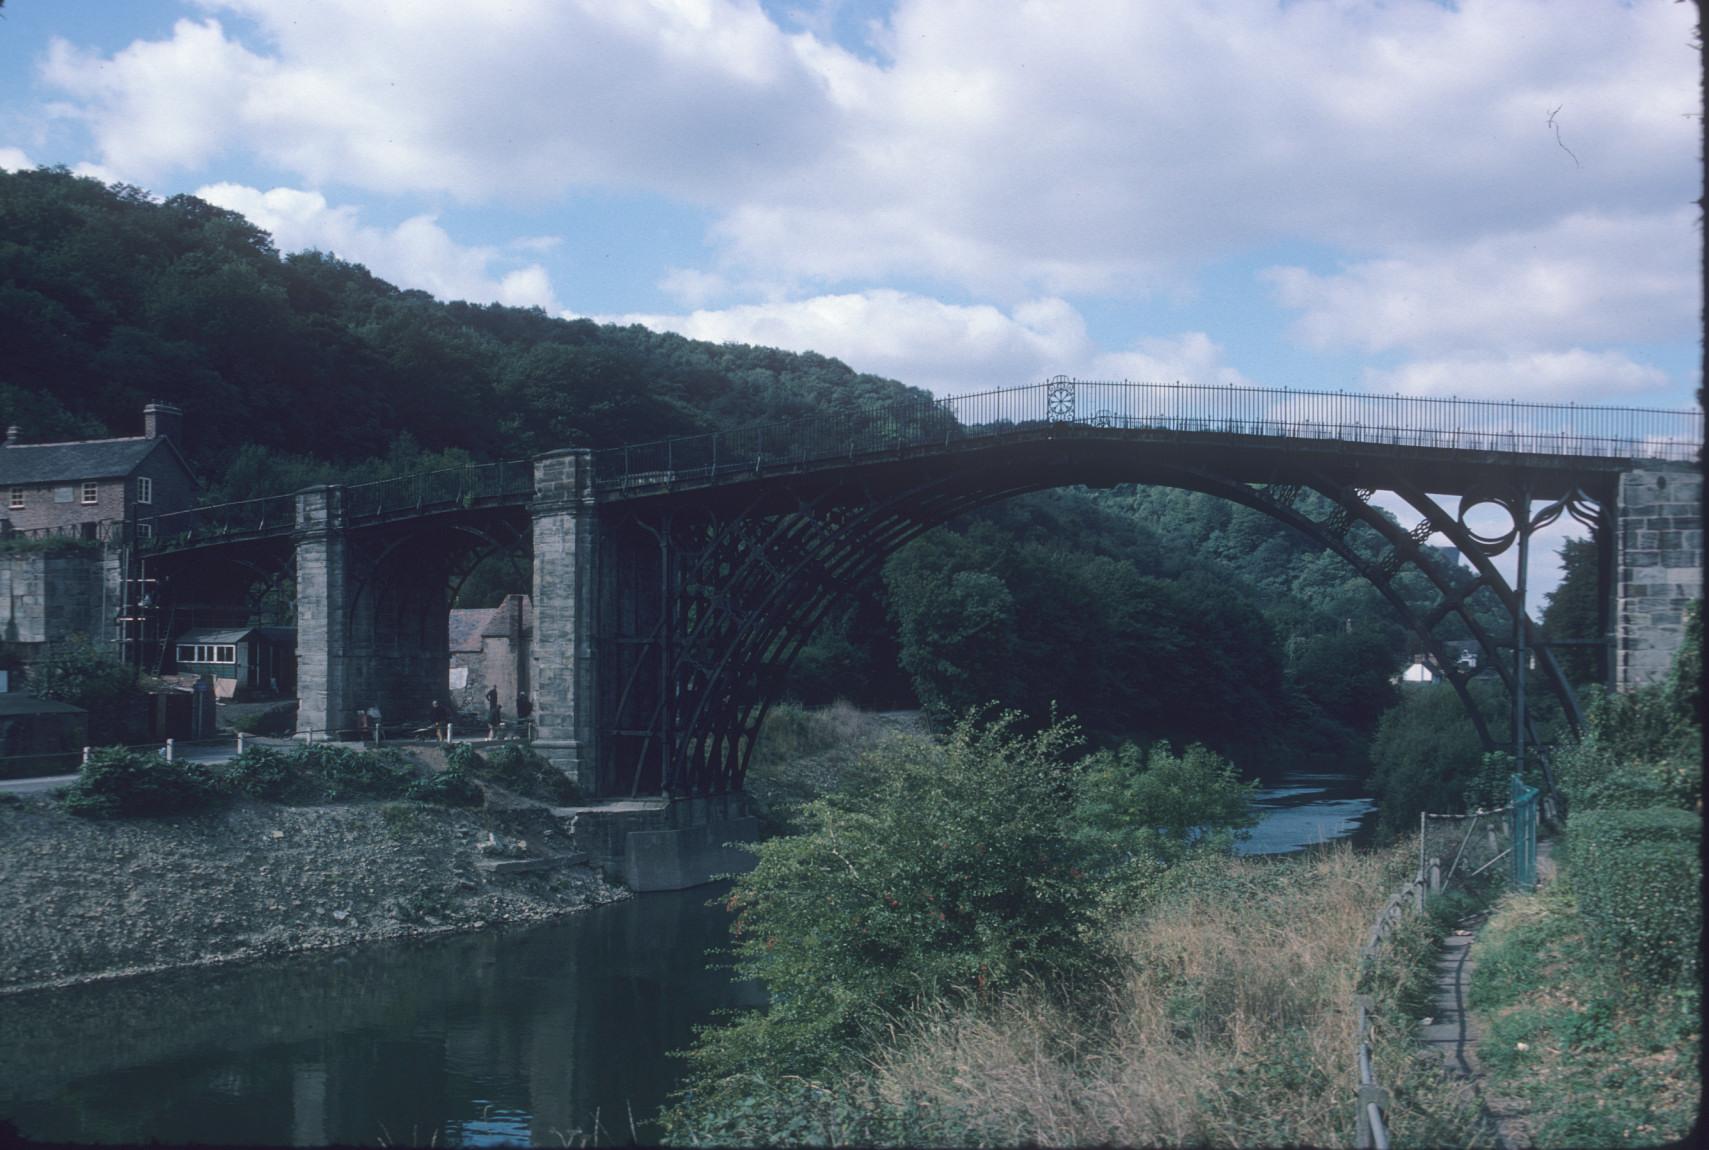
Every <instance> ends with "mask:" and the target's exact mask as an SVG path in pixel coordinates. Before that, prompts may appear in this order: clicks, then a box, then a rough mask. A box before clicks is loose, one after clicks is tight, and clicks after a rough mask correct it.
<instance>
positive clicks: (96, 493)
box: [83, 479, 101, 503]
mask: <svg viewBox="0 0 1709 1150" xmlns="http://www.w3.org/2000/svg"><path fill="white" fill-rule="evenodd" d="M100 498H101V485H100V484H99V483H96V482H95V481H94V480H93V479H85V480H84V481H83V502H85V503H96V502H99V501H100Z"/></svg>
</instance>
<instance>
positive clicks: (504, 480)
mask: <svg viewBox="0 0 1709 1150" xmlns="http://www.w3.org/2000/svg"><path fill="white" fill-rule="evenodd" d="M533 492H534V462H533V460H529V459H516V460H510V461H508V462H505V463H478V464H474V465H472V466H469V467H448V468H445V469H443V470H440V471H422V472H417V473H416V474H414V475H400V476H398V477H397V478H395V479H380V480H376V481H375V482H373V483H358V484H355V485H354V486H351V487H347V488H345V489H344V514H345V517H346V519H347V520H361V519H373V518H378V517H381V516H385V515H396V514H398V513H400V512H402V513H407V514H412V515H413V514H416V513H418V512H422V511H436V510H443V509H445V508H448V507H473V506H474V505H475V504H477V503H481V502H487V501H492V500H498V499H503V498H505V497H507V496H517V495H531V494H533Z"/></svg>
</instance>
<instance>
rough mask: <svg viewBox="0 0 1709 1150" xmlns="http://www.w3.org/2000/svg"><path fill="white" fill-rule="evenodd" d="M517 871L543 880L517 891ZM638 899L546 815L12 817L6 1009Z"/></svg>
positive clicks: (2, 826) (266, 811)
mask: <svg viewBox="0 0 1709 1150" xmlns="http://www.w3.org/2000/svg"><path fill="white" fill-rule="evenodd" d="M517 856H526V857H528V858H531V859H533V860H535V863H534V865H536V866H538V867H540V868H541V869H538V870H532V871H528V872H526V873H513V871H512V869H511V867H509V866H506V865H504V864H506V863H513V861H514V860H515V858H516V857H517ZM626 897H628V892H627V891H625V890H624V889H623V888H622V887H620V886H615V885H612V884H608V883H607V882H606V881H605V880H604V878H603V877H601V876H600V875H599V874H598V873H597V872H596V871H595V870H593V869H590V868H589V867H588V866H587V864H586V863H585V861H582V856H580V855H579V854H577V853H575V852H574V849H573V842H572V841H571V839H570V837H569V833H568V831H567V828H566V826H565V824H563V823H562V822H560V820H558V819H556V818H554V817H553V816H552V815H551V814H550V812H549V811H547V810H545V809H543V808H539V807H512V808H510V809H491V808H489V809H483V810H472V811H469V810H447V809H444V808H440V807H434V806H428V805H425V804H420V803H412V802H386V803H379V802H374V803H350V804H340V805H328V806H281V805H276V804H271V803H258V802H244V803H239V804H236V805H234V806H231V807H227V808H224V809H221V810H216V811H211V812H207V813H201V814H195V815H184V816H178V817H172V818H149V819H117V820H110V821H103V820H89V819H83V818H77V817H74V816H72V815H69V814H67V813H65V812H64V811H63V810H62V809H61V808H60V806H59V804H58V803H57V802H56V801H55V800H54V799H53V798H51V797H49V796H46V795H31V796H25V797H23V798H21V799H20V798H12V799H8V800H0V993H7V992H11V991H18V990H24V989H30V988H38V987H50V986H63V985H69V984H71V983H75V982H85V981H90V980H94V979H103V978H110V977H116V976H120V975H125V974H134V973H141V972H144V971H151V970H159V969H164V968H170V967H180V966H192V965H201V964H210V963H224V962H233V961H239V960H243V959H248V958H254V957H260V956H264V955H278V954H288V953H292V952H298V951H309V950H321V949H326V948H330V947H338V946H347V945H350V944H353V943H359V942H367V941H371V940H377V939H386V938H399V937H406V936H419V935H428V934H440V933H445V932H450V931H459V930H473V929H478V928H480V927H483V926H487V925H491V924H498V923H524V922H537V921H543V920H545V919H549V918H554V917H557V916H559V915H563V914H566V913H569V912H572V911H576V910H579V909H582V908H584V907H588V906H594V905H598V904H600V903H606V902H611V901H614V900H616V899H620V898H626Z"/></svg>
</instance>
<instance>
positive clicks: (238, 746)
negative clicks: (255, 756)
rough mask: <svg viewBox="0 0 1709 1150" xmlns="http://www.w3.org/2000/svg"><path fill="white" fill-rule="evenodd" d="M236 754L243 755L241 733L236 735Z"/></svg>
mask: <svg viewBox="0 0 1709 1150" xmlns="http://www.w3.org/2000/svg"><path fill="white" fill-rule="evenodd" d="M237 753H238V754H240V755H241V754H243V732H242V731H239V732H238V733H237Z"/></svg>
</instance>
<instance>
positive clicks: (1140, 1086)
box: [665, 713, 1469, 1145]
mask: <svg viewBox="0 0 1709 1150" xmlns="http://www.w3.org/2000/svg"><path fill="white" fill-rule="evenodd" d="M1250 793H1251V792H1250V786H1249V785H1248V784H1243V783H1241V782H1240V780H1239V778H1238V776H1237V775H1236V773H1235V772H1234V770H1233V768H1232V767H1231V766H1230V765H1229V764H1228V763H1227V762H1226V761H1225V760H1223V759H1221V758H1219V757H1218V756H1216V755H1214V754H1213V753H1211V752H1210V751H1208V750H1207V749H1205V748H1203V747H1189V748H1187V749H1186V750H1184V751H1182V752H1179V753H1177V752H1175V751H1173V750H1172V749H1171V748H1170V747H1169V746H1168V745H1166V744H1159V745H1155V746H1153V747H1151V748H1138V747H1128V748H1124V749H1121V750H1116V751H1111V750H1099V751H1092V752H1090V753H1088V752H1087V751H1086V748H1085V746H1084V745H1083V743H1082V740H1081V738H1080V736H1079V734H1078V732H1077V730H1076V728H1075V727H1074V725H1073V724H1071V723H1068V722H1065V721H1058V722H1054V723H1052V724H1050V725H1049V726H1046V727H1044V728H1043V729H1038V730H1032V729H1029V728H1027V727H1025V725H1024V724H1022V723H1021V722H1020V719H1019V716H1017V715H1015V714H1012V713H1011V714H1006V715H1002V716H998V717H997V718H995V719H993V720H992V721H991V722H989V723H981V722H978V721H975V720H974V719H972V718H963V719H962V720H960V721H958V722H957V723H956V724H954V725H953V726H952V727H951V729H950V731H949V732H948V734H947V735H946V736H944V737H943V738H942V739H941V741H933V740H928V739H922V738H906V737H903V738H898V739H896V740H894V741H892V742H889V743H886V744H884V745H883V747H881V748H880V749H879V750H877V751H876V752H874V753H872V754H870V755H869V756H868V757H867V759H866V762H865V764H864V767H863V773H862V774H861V775H860V776H859V777H857V778H856V779H855V780H854V782H853V785H852V786H851V787H850V788H849V789H848V790H846V791H844V792H842V793H840V794H834V795H827V796H825V797H823V798H820V799H817V800H814V801H813V802H810V803H808V804H807V805H806V807H805V808H804V810H803V816H804V822H805V829H804V831H803V833H801V834H799V835H793V836H788V837H780V838H776V839H773V840H771V841H768V842H764V843H761V844H758V845H757V847H756V848H755V849H756V853H757V854H758V856H759V857H758V866H757V868H756V869H755V870H754V871H753V872H752V873H750V874H748V875H746V876H743V877H741V878H739V879H738V880H737V883H736V886H735V888H734V890H733V892H732V894H731V895H730V899H729V903H730V907H731V909H732V910H734V911H735V912H736V915H737V917H736V924H735V928H734V935H735V938H734V947H733V951H732V954H731V959H732V961H733V963H734V966H735V969H736V971H737V972H738V973H739V974H741V975H744V976H746V977H751V978H756V979H759V980H760V981H761V982H763V983H764V984H765V985H766V987H767V989H768V990H769V992H770V1003H771V1005H770V1006H769V1008H767V1009H765V1010H760V1011H753V1012H748V1013H745V1014H743V1015H740V1016H738V1017H736V1018H734V1019H732V1020H731V1021H729V1022H727V1023H725V1024H723V1025H721V1026H717V1027H713V1028H709V1029H707V1030H705V1031H703V1032H702V1034H701V1036H700V1038H699V1040H698V1042H697V1043H696V1045H695V1047H694V1049H693V1050H692V1051H691V1052H689V1066H690V1077H689V1080H688V1084H687V1086H686V1088H685V1089H684V1090H683V1091H682V1092H681V1094H679V1096H678V1098H677V1100H676V1103H675V1105H674V1106H673V1107H672V1108H671V1109H670V1110H669V1111H668V1113H667V1114H666V1116H665V1121H666V1125H667V1128H668V1130H669V1133H670V1137H671V1139H672V1141H674V1142H678V1143H690V1144H692V1143H711V1144H731V1143H740V1144H748V1145H752V1144H772V1145H781V1144H791V1143H801V1142H814V1143H832V1144H842V1143H877V1144H905V1145H920V1144H934V1145H969V1144H979V1145H1016V1144H1026V1143H1034V1144H1043V1145H1065V1144H1088V1143H1116V1144H1151V1143H1170V1144H1204V1143H1214V1144H1234V1143H1248V1144H1250V1143H1265V1144H1277V1143H1281V1142H1290V1141H1291V1142H1308V1143H1313V1144H1325V1143H1335V1142H1344V1141H1350V1139H1351V1135H1352V1124H1353V1108H1352V1106H1351V1105H1350V1103H1349V1100H1348V1094H1349V1082H1350V1081H1351V1077H1352V1075H1353V1074H1354V1072H1355V1071H1354V1067H1353V1064H1352V1047H1351V1043H1350V1041H1349V1040H1348V1035H1349V1034H1350V1033H1351V1032H1352V1021H1351V1012H1352V1010H1353V995H1354V994H1355V992H1356V991H1357V990H1358V989H1359V988H1358V986H1357V977H1358V966H1357V963H1358V949H1359V942H1360V939H1361V937H1362V935H1363V934H1364V932H1365V931H1366V930H1368V929H1369V925H1370V921H1371V918H1372V917H1373V915H1374V914H1375V913H1376V911H1377V909H1378V908H1379V907H1380V906H1381V905H1382V902H1383V899H1384V898H1385V897H1386V895H1387V892H1388V890H1389V889H1390V888H1391V887H1392V886H1393V885H1394V883H1395V880H1396V879H1397V877H1398V876H1399V875H1400V873H1401V872H1402V871H1403V870H1406V869H1407V868H1409V867H1410V866H1412V865H1415V863H1414V862H1413V860H1414V859H1415V857H1416V856H1415V855H1414V854H1412V851H1414V850H1416V847H1415V846H1408V847H1406V848H1402V849H1399V850H1396V851H1391V852H1386V853H1354V852H1351V851H1349V850H1345V849H1331V850H1325V851H1320V852H1314V853H1312V854H1310V855H1308V856H1305V857H1303V858H1301V859H1297V860H1290V861H1281V862H1278V861H1269V860H1260V859H1240V858H1235V857H1232V856H1231V855H1230V854H1229V853H1228V847H1229V846H1230V845H1231V843H1232V842H1233V838H1234V836H1235V835H1236V834H1238V832H1239V831H1240V829H1241V828H1242V827H1244V826H1246V825H1249V824H1250V822H1251V821H1252V815H1251V810H1250V805H1249V799H1250ZM1425 965H1426V966H1427V964H1425ZM1408 969H1409V968H1407V967H1405V966H1404V964H1403V965H1399V966H1397V967H1396V973H1394V974H1393V975H1385V976H1384V977H1386V978H1390V980H1391V981H1395V980H1402V979H1403V978H1404V977H1413V978H1414V979H1416V976H1415V975H1407V974H1405V973H1404V972H1405V971H1406V970H1408ZM1386 985H1387V984H1385V986H1386ZM1389 997H1393V998H1395V999H1396V1001H1397V1002H1399V1003H1400V1004H1401V1005H1400V1006H1399V1007H1398V1009H1401V1010H1412V1009H1415V1004H1410V1001H1409V1000H1407V999H1406V998H1405V996H1404V995H1403V994H1400V993H1398V992H1397V993H1395V994H1393V995H1389ZM1395 1029H1396V1033H1406V1034H1410V1026H1409V1025H1407V1026H1404V1027H1403V1026H1401V1025H1399V1024H1398V1023H1397V1025H1396V1028H1395ZM1391 1061H1394V1062H1395V1065H1396V1067H1397V1069H1396V1071H1395V1074H1396V1078H1397V1080H1398V1081H1401V1082H1404V1083H1407V1084H1409V1091H1410V1092H1409V1093H1407V1095H1406V1097H1407V1098H1411V1099H1423V1100H1427V1101H1428V1105H1426V1104H1424V1103H1423V1102H1420V1103H1419V1104H1418V1105H1416V1106H1415V1107H1414V1109H1413V1111H1411V1112H1406V1111H1405V1107H1404V1106H1403V1107H1402V1110H1403V1112H1405V1113H1414V1114H1415V1115H1417V1117H1415V1118H1414V1119H1413V1124H1414V1127H1415V1128H1423V1127H1424V1125H1425V1124H1426V1123H1427V1122H1428V1123H1434V1124H1435V1125H1431V1126H1429V1129H1432V1130H1436V1131H1440V1130H1441V1129H1443V1128H1444V1127H1443V1126H1442V1123H1443V1122H1444V1121H1445V1120H1444V1119H1443V1117H1442V1115H1443V1114H1444V1113H1447V1114H1449V1115H1458V1116H1459V1119H1464V1115H1465V1103H1464V1099H1463V1098H1462V1099H1460V1100H1459V1102H1458V1103H1457V1105H1458V1106H1459V1109H1457V1110H1456V1109H1455V1107H1454V1106H1452V1105H1446V1104H1445V1103H1444V1102H1443V1099H1444V1098H1447V1097H1449V1096H1450V1095H1451V1094H1452V1090H1451V1089H1450V1088H1448V1087H1446V1086H1445V1085H1444V1084H1443V1082H1442V1081H1441V1080H1440V1075H1439V1074H1435V1071H1436V1070H1437V1067H1435V1066H1433V1065H1432V1064H1430V1063H1428V1061H1423V1062H1420V1061H1417V1060H1411V1061H1408V1060H1406V1059H1404V1058H1397V1059H1394V1060H1391ZM1433 1074H1434V1077H1433ZM1425 1116H1427V1117H1425ZM1459 1119H1455V1120H1459ZM1397 1121H1398V1122H1399V1123H1400V1124H1401V1125H1402V1126H1404V1125H1405V1123H1406V1121H1407V1119H1406V1118H1405V1117H1404V1116H1403V1117H1402V1118H1401V1119H1398V1120H1397ZM1465 1121H1469V1119H1465Z"/></svg>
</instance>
